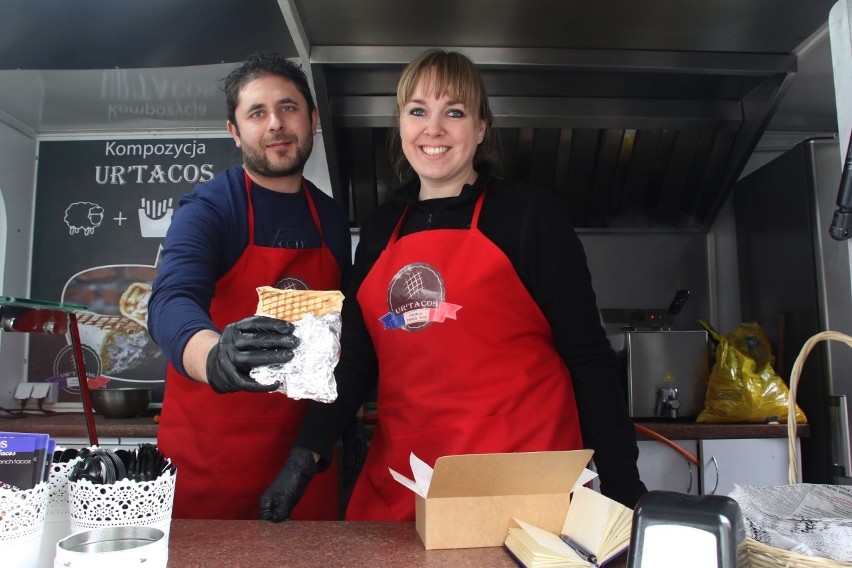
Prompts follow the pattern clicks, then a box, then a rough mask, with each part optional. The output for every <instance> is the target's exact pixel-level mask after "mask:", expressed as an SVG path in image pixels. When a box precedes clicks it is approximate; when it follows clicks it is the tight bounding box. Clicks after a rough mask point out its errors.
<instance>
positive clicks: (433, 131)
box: [399, 81, 485, 199]
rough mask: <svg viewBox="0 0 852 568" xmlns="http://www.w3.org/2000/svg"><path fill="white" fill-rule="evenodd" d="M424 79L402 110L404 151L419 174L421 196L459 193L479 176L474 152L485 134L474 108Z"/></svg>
mask: <svg viewBox="0 0 852 568" xmlns="http://www.w3.org/2000/svg"><path fill="white" fill-rule="evenodd" d="M428 86H429V85H428V84H427V85H426V87H427V88H425V89H424V82H423V81H421V83H420V84H418V85H417V88H416V89H415V90H414V92H413V93H412V96H411V98H410V99H409V100H408V101H407V102H406V103H405V106H403V108H402V109H400V114H399V134H400V139H401V141H402V151H403V153H405V157H406V158H407V159H408V163H409V164H411V167H412V168H414V171H415V172H417V175H418V176H419V177H420V197H421V199H425V198H429V197H448V196H452V195H458V194H459V192H461V188H462V186H463V185H464V184H466V183H473V182H474V181H475V180H476V172H475V171H474V169H473V155H474V154H475V153H476V147H477V146H478V145H479V143H480V142H482V137H483V136H484V135H485V121H484V120H482V119H480V118H479V117H478V116H477V114H476V111H475V110H472V109H468V108H466V107H465V105H464V103H462V102H461V101H454V100H450V98H449V97H447V96H446V95H440V96H436V95H435V93H434V92H433V91H434V90H433V89H429V88H428Z"/></svg>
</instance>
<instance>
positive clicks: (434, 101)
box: [267, 50, 645, 521]
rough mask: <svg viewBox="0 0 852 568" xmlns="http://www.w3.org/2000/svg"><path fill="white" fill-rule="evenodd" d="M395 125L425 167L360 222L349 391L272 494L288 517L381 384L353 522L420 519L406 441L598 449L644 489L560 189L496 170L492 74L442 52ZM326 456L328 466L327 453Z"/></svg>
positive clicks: (402, 97) (607, 467)
mask: <svg viewBox="0 0 852 568" xmlns="http://www.w3.org/2000/svg"><path fill="white" fill-rule="evenodd" d="M397 107H398V111H399V138H400V142H401V147H402V152H403V154H404V160H403V161H402V163H401V164H402V166H409V167H410V168H411V170H413V172H414V173H415V174H416V176H414V178H413V179H411V180H410V181H409V182H408V183H406V184H405V185H404V186H403V187H401V188H400V189H399V190H398V191H397V192H395V193H394V195H393V197H392V199H391V200H390V201H389V202H388V203H386V204H384V205H382V206H381V207H380V208H379V209H378V211H377V213H376V215H375V218H374V219H372V220H371V222H370V223H368V224H366V225H365V226H364V227H363V228H362V231H361V239H360V242H359V245H358V250H357V252H356V257H355V265H354V280H353V286H352V287H351V288H350V290H349V294H348V296H347V301H346V302H345V306H344V313H343V325H344V328H343V333H342V341H343V344H342V354H341V361H340V364H339V365H338V367H337V370H336V376H337V381H338V390H339V398H338V400H337V401H335V403H334V404H332V405H328V406H322V405H313V406H312V408H311V409H310V410H309V413H308V416H307V418H306V420H305V422H304V423H303V425H302V429H301V432H300V434H299V437H298V439H297V441H296V443H295V444H294V446H296V447H294V450H293V452H292V453H291V458H290V459H289V460H288V462H287V463H286V464H285V466H284V469H283V470H282V472H281V473H280V474H279V477H278V478H277V479H276V481H275V482H274V483H273V484H272V486H271V487H270V488H269V489H268V490H267V497H268V498H269V500H270V501H272V503H273V506H272V509H273V510H274V511H275V514H274V515H273V517H272V520H283V519H284V518H287V516H288V515H289V512H290V509H291V508H292V506H293V504H294V502H296V501H298V498H299V496H300V495H301V492H302V491H303V490H304V487H305V485H306V484H307V481H308V480H310V478H311V476H312V475H313V473H314V471H316V470H317V469H323V468H324V467H327V462H328V459H329V456H330V455H331V454H330V452H331V448H332V446H333V444H334V440H336V439H337V438H338V437H339V435H340V431H341V430H342V426H343V425H344V424H345V422H346V421H347V420H348V419H349V418H350V417H351V416H352V415H353V414H354V413H355V412H356V410H357V409H358V407H359V406H360V404H361V403H362V402H363V400H364V399H365V397H366V396H367V395H368V394H369V393H370V392H371V390H372V389H373V388H374V387H375V386H376V385H377V386H378V398H377V407H378V425H377V428H376V431H375V433H374V435H373V439H372V444H371V447H370V451H369V453H368V455H367V461H366V463H365V464H364V469H363V471H362V473H361V477H360V478H359V479H358V482H357V484H356V486H355V488H354V490H353V493H352V496H351V499H350V502H349V506H348V509H347V515H346V517H347V519H350V520H400V521H401V520H412V519H413V518H414V498H413V496H412V493H411V492H410V491H409V490H408V489H406V488H405V487H403V486H402V485H400V484H399V483H397V482H396V481H394V480H393V479H392V478H391V477H390V474H389V472H388V468H392V469H395V470H397V471H408V459H409V454H410V453H412V452H413V453H414V454H415V455H417V456H418V457H420V458H421V459H423V460H424V461H426V462H427V463H429V464H430V465H434V462H435V460H436V459H437V458H438V457H440V456H443V455H449V454H465V453H466V454H471V453H490V452H521V451H542V450H571V449H578V448H583V447H590V448H593V449H594V450H595V451H596V452H595V457H594V459H595V463H596V465H597V468H598V470H599V473H600V478H601V489H602V491H603V492H604V493H605V494H607V495H609V496H611V497H612V498H614V499H616V500H618V501H620V502H622V503H625V504H627V505H628V506H631V507H632V506H633V505H634V504H635V502H636V500H637V499H638V498H639V496H640V495H642V493H644V492H645V486H644V485H643V484H642V482H641V481H640V480H639V475H638V471H637V468H636V458H637V455H638V450H637V447H636V438H635V434H634V431H633V426H632V423H631V421H630V418H629V416H628V413H627V409H626V405H625V403H624V398H623V395H622V393H621V389H620V385H619V378H618V366H617V361H616V358H615V355H614V353H613V351H612V349H611V348H610V346H609V342H608V340H607V338H606V335H605V333H604V331H603V329H602V327H601V324H600V319H599V316H598V311H597V307H596V304H595V295H594V292H593V290H592V286H591V277H590V275H589V271H588V268H587V266H586V258H585V254H584V252H583V248H582V245H581V243H580V241H579V239H578V238H577V236H576V234H575V233H574V231H573V230H572V229H571V228H570V225H569V221H568V218H567V217H566V215H565V214H564V211H563V206H562V204H561V203H559V202H558V201H557V200H556V199H555V198H554V197H553V196H552V195H551V194H549V193H547V192H544V191H541V190H538V189H536V188H533V187H530V186H527V185H524V184H521V183H515V182H508V181H505V180H502V179H500V178H498V177H495V176H494V175H493V171H494V168H495V165H496V161H495V156H496V154H497V151H496V148H495V137H494V132H493V131H492V128H491V121H492V115H491V110H490V108H489V104H488V99H487V96H486V94H485V89H484V86H483V83H482V79H481V76H480V74H479V72H478V71H477V69H476V68H475V66H474V65H473V64H472V63H471V62H470V60H468V59H467V58H466V57H464V56H463V55H461V54H459V53H447V52H444V51H441V50H430V51H427V52H425V53H423V54H421V55H420V56H419V57H418V58H417V59H415V60H414V61H412V62H411V63H410V64H409V65H408V66H407V67H406V69H405V70H404V71H403V74H402V77H401V79H400V82H399V86H398V90H397ZM316 460H319V464H317V463H316Z"/></svg>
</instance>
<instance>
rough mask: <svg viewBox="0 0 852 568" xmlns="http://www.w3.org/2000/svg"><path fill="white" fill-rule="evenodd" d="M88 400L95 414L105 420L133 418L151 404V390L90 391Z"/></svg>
mask: <svg viewBox="0 0 852 568" xmlns="http://www.w3.org/2000/svg"><path fill="white" fill-rule="evenodd" d="M89 398H91V400H92V408H93V409H94V410H95V412H97V413H98V414H100V415H102V416H104V417H106V418H133V417H134V416H136V415H137V414H139V413H140V412H142V411H143V410H145V409H146V408H148V405H149V404H151V389H142V388H138V389H137V388H126V389H125V388H121V389H92V390H90V391H89Z"/></svg>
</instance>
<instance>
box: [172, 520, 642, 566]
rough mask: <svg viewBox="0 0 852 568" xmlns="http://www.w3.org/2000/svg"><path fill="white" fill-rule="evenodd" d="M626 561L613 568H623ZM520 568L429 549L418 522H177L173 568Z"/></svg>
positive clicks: (503, 559)
mask: <svg viewBox="0 0 852 568" xmlns="http://www.w3.org/2000/svg"><path fill="white" fill-rule="evenodd" d="M625 565H626V558H625V557H622V558H621V559H618V560H616V561H615V562H613V563H612V564H610V565H609V566H612V567H613V568H623V567H624V566H625ZM234 566H270V567H271V566H275V567H279V566H282V567H283V566H286V567H297V568H298V567H303V566H304V567H308V566H310V567H317V566H322V567H324V568H325V567H328V568H333V567H336V566H347V567H361V566H369V567H370V568H383V567H391V566H392V567H394V568H397V567H400V566H405V567H406V568H418V567H421V566H427V567H448V568H449V567H453V568H467V567H470V568H473V567H476V568H482V567H494V568H500V567H501V566H505V567H507V568H510V567H512V566H517V564H516V563H515V562H514V561H513V560H512V557H511V556H509V554H508V553H507V552H506V551H505V550H504V549H503V548H502V547H490V548H462V549H455V550H426V549H425V548H424V547H423V543H422V542H421V541H420V537H419V536H418V535H417V531H416V530H415V528H414V523H413V522H407V523H365V522H344V521H288V522H284V523H278V524H273V523H269V522H265V521H211V520H185V519H184V520H181V519H175V520H173V521H172V524H171V535H170V537H169V564H168V568H217V567H229V568H231V567H234Z"/></svg>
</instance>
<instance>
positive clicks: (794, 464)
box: [787, 331, 852, 485]
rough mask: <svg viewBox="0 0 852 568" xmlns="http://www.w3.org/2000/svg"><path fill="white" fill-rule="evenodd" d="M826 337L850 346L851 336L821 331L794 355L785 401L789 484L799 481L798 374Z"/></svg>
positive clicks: (851, 342) (851, 344)
mask: <svg viewBox="0 0 852 568" xmlns="http://www.w3.org/2000/svg"><path fill="white" fill-rule="evenodd" d="M828 339H833V340H837V341H842V342H843V343H845V344H846V345H848V346H849V347H852V337H849V336H848V335H846V334H843V333H840V332H837V331H821V332H819V333H817V334H816V335H813V336H811V338H810V339H808V340H807V341H805V344H804V345H803V346H802V350H801V351H800V352H799V356H798V357H796V362H795V363H793V369H792V370H791V371H790V389H789V390H790V399H789V400H788V401H787V451H788V453H789V456H790V468H789V470H788V472H787V477H788V479H789V481H790V484H791V485H793V484H796V483H798V482H799V464H798V461H799V460H798V457H797V454H798V448H797V447H796V391H797V390H798V387H799V375H800V374H801V373H802V367H803V366H804V365H805V359H807V357H808V354H809V353H810V352H811V350H812V349H813V348H814V347H815V346H816V344H817V343H819V342H820V341H825V340H828Z"/></svg>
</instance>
